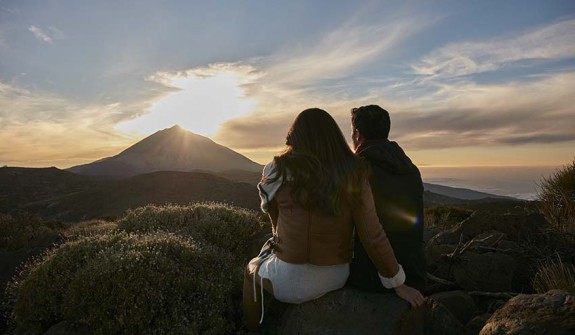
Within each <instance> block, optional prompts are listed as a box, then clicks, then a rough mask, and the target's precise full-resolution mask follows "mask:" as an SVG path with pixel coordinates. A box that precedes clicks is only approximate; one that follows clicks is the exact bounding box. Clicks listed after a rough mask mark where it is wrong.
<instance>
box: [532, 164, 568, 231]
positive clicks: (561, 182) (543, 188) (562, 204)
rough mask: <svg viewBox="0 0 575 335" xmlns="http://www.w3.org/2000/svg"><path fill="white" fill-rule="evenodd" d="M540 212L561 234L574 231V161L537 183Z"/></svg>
mask: <svg viewBox="0 0 575 335" xmlns="http://www.w3.org/2000/svg"><path fill="white" fill-rule="evenodd" d="M539 200H540V210H541V212H542V213H543V215H545V216H546V218H547V220H549V222H550V223H551V224H552V225H554V226H555V227H556V228H557V229H558V230H559V231H561V232H573V230H574V229H575V160H573V162H571V164H569V165H567V166H564V167H563V168H561V169H558V170H557V171H555V173H553V174H552V175H551V176H549V177H547V178H543V179H542V180H541V181H540V183H539Z"/></svg>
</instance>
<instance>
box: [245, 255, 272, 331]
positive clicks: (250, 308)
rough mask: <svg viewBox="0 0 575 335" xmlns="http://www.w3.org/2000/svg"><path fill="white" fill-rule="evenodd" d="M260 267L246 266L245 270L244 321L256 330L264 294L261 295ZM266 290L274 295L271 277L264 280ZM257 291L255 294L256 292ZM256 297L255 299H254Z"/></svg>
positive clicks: (248, 326)
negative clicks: (258, 271)
mask: <svg viewBox="0 0 575 335" xmlns="http://www.w3.org/2000/svg"><path fill="white" fill-rule="evenodd" d="M250 270H252V271H250ZM257 270H259V267H257V268H256V269H250V268H249V266H247V267H246V270H245V272H244V289H243V310H244V321H245V324H246V327H247V328H248V329H249V330H256V329H257V328H258V327H259V325H260V319H261V315H262V296H261V288H260V287H261V286H260V283H261V282H262V281H261V277H260V276H259V274H258V273H257ZM254 271H255V272H256V276H255V277H256V282H255V292H254ZM263 285H264V290H266V291H267V292H269V293H271V294H272V295H273V286H272V282H271V281H270V280H269V279H266V278H264V280H263ZM254 293H255V294H254ZM254 297H255V299H254Z"/></svg>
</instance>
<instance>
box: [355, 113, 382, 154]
mask: <svg viewBox="0 0 575 335" xmlns="http://www.w3.org/2000/svg"><path fill="white" fill-rule="evenodd" d="M390 127H391V121H390V119H389V113H388V112H387V111H386V110H385V109H383V108H381V107H379V106H378V105H367V106H361V107H357V108H353V109H352V110H351V131H352V134H351V137H352V139H353V145H354V146H355V147H356V148H357V146H358V145H359V144H360V143H361V142H363V141H365V140H384V139H387V137H388V136H389V129H390Z"/></svg>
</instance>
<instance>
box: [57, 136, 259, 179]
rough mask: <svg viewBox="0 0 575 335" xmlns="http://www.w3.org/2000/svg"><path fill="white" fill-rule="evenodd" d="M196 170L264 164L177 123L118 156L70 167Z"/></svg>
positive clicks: (128, 171)
mask: <svg viewBox="0 0 575 335" xmlns="http://www.w3.org/2000/svg"><path fill="white" fill-rule="evenodd" d="M195 170H204V171H214V172H220V171H226V170H245V171H251V172H261V170H262V166H261V165H260V164H258V163H255V162H253V161H251V160H250V159H248V158H247V157H245V156H243V155H241V154H239V153H237V152H235V151H233V150H231V149H229V148H227V147H224V146H222V145H219V144H217V143H215V142H214V141H212V140H211V139H209V138H207V137H204V136H201V135H197V134H194V133H192V132H189V131H187V130H185V129H183V128H181V127H180V126H174V127H172V128H168V129H164V130H161V131H158V132H156V133H154V134H152V135H150V136H148V137H146V138H145V139H143V140H141V141H140V142H138V143H136V144H134V145H132V146H131V147H129V148H127V149H126V150H124V151H122V152H121V153H120V154H118V155H116V156H113V157H108V158H103V159H100V160H98V161H95V162H92V163H89V164H84V165H78V166H74V167H71V168H69V169H68V171H70V172H74V173H77V174H83V175H107V176H135V175H139V174H143V173H150V172H157V171H184V172H191V171H195Z"/></svg>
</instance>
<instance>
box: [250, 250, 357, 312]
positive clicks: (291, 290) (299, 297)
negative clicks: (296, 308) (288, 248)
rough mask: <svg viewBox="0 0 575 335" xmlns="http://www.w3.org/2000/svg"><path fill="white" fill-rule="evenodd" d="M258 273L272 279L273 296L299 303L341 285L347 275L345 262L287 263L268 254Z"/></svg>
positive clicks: (283, 300)
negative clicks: (317, 263) (325, 264)
mask: <svg viewBox="0 0 575 335" xmlns="http://www.w3.org/2000/svg"><path fill="white" fill-rule="evenodd" d="M258 274H259V275H260V277H262V278H266V279H269V280H270V281H271V282H272V286H273V291H274V297H275V298H276V299H277V300H279V301H282V302H286V303H290V304H301V303H303V302H306V301H310V300H313V299H317V298H319V297H321V296H322V295H324V294H326V293H328V292H330V291H334V290H337V289H340V288H342V287H343V286H344V285H345V282H346V281H347V277H348V276H349V263H345V264H338V265H330V266H319V265H313V264H291V263H286V262H284V261H282V260H281V259H279V258H277V257H276V255H275V254H271V255H270V256H269V257H268V258H267V259H266V260H265V261H264V262H263V263H262V265H261V267H260V269H259V271H258Z"/></svg>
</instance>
